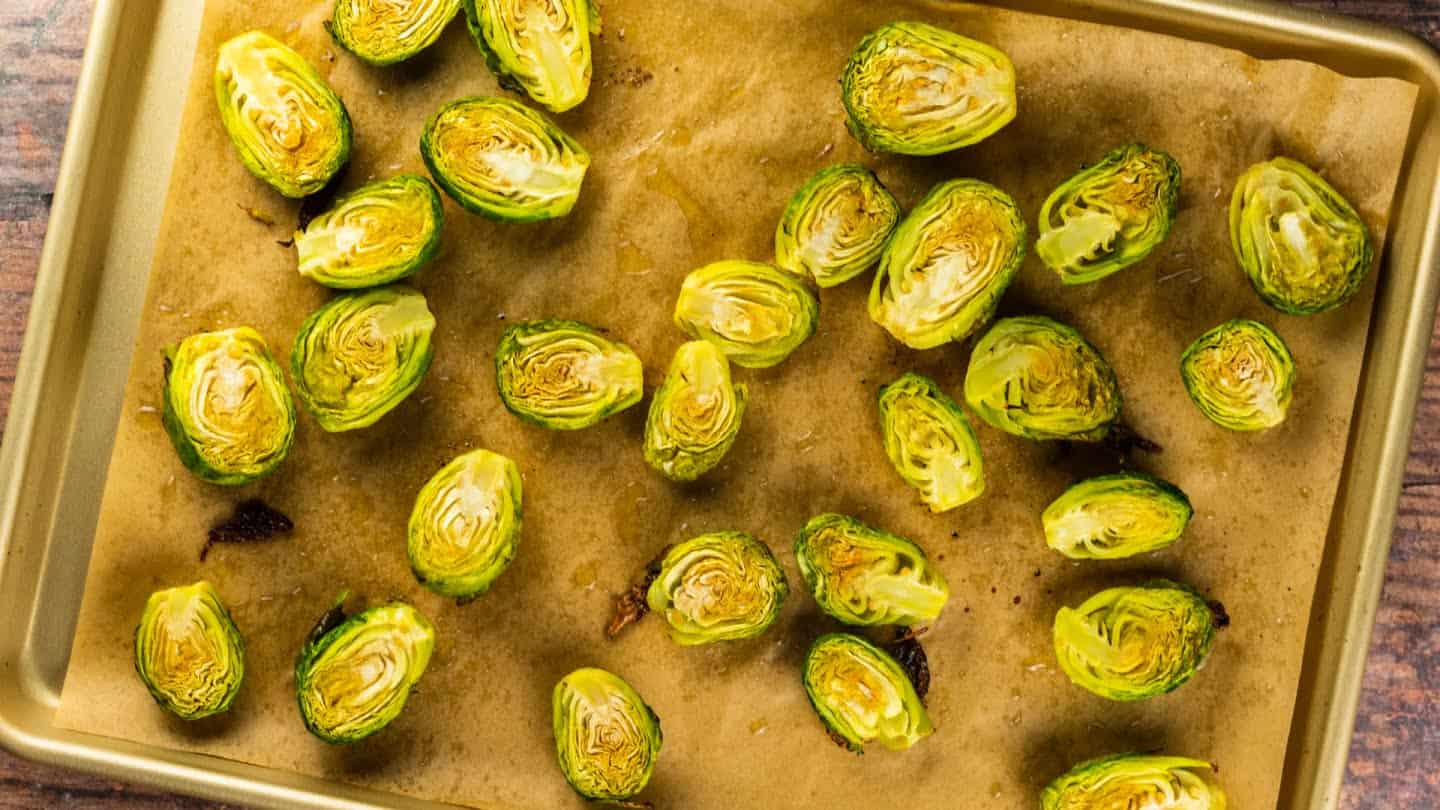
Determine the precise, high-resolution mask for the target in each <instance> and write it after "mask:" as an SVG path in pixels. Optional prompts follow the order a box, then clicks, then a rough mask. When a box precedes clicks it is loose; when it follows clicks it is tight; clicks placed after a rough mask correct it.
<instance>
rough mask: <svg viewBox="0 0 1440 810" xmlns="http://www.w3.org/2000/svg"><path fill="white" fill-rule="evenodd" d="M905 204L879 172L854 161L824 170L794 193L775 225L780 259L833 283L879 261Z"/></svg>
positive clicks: (786, 265) (802, 272)
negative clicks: (884, 182)
mask: <svg viewBox="0 0 1440 810" xmlns="http://www.w3.org/2000/svg"><path fill="white" fill-rule="evenodd" d="M899 221H900V206H899V204H898V203H896V202H895V197H894V196H893V195H892V194H891V193H890V191H889V190H888V189H886V188H885V186H883V185H881V183H880V179H879V178H877V177H876V176H875V173H874V172H872V171H870V170H869V169H867V168H865V167H864V166H858V165H856V164H853V163H847V164H844V165H840V166H831V167H829V168H827V169H821V170H820V171H819V172H817V173H816V174H815V175H814V176H813V177H811V178H810V179H809V180H807V181H806V182H805V185H803V186H801V187H800V190H799V191H797V192H795V196H794V197H791V198H790V203H789V205H786V206H785V213H784V214H782V215H781V217H780V225H779V226H778V227H776V228H775V263H776V264H777V265H779V266H780V268H781V269H782V270H789V271H790V272H792V273H798V274H800V275H802V276H809V277H810V278H813V279H815V283H816V284H819V285H820V286H821V287H834V286H835V285H837V284H843V283H844V282H846V281H849V280H850V279H852V278H854V277H856V276H858V275H860V274H861V273H863V272H865V271H866V270H868V269H869V268H871V267H873V266H874V264H875V262H876V261H878V260H879V259H880V251H882V250H884V248H885V241H886V240H887V239H889V238H890V233H891V232H892V231H894V230H895V224H896V223H897V222H899Z"/></svg>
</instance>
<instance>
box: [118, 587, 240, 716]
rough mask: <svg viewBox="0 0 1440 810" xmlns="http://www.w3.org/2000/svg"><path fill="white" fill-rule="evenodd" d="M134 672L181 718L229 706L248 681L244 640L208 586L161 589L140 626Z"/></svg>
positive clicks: (147, 605) (213, 712)
mask: <svg viewBox="0 0 1440 810" xmlns="http://www.w3.org/2000/svg"><path fill="white" fill-rule="evenodd" d="M135 672H136V673H138V674H139V675H140V680H141V681H142V682H143V683H144V684H145V688H146V689H149V690H150V695H151V696H152V697H154V698H155V702H156V703H158V704H160V707H161V708H163V709H164V710H165V711H167V712H170V713H171V714H173V715H175V716H176V717H179V718H181V719H182V720H198V719H200V718H202V717H209V716H210V715H212V714H219V713H221V712H223V711H225V710H226V709H229V708H230V704H232V703H234V702H235V696H236V695H237V694H239V692H240V683H241V681H243V680H244V679H245V640H244V639H243V638H241V637H240V630H239V629H237V628H236V627H235V622H233V621H231V619H230V613H229V611H227V610H225V605H224V604H222V603H221V602H220V594H218V593H216V592H215V588H214V586H212V585H211V584H210V583H208V582H204V581H201V582H197V583H195V584H194V585H187V586H184V587H179V588H170V589H168V590H163V591H156V592H155V593H153V594H151V595H150V598H149V600H147V601H146V602H145V611H144V612H143V613H141V614H140V624H139V625H138V626H137V627H136V628H135Z"/></svg>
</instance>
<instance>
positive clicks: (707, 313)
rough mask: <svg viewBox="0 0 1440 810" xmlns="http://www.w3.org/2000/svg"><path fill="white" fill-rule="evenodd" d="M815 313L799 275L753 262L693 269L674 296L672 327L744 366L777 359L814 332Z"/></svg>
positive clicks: (814, 299)
mask: <svg viewBox="0 0 1440 810" xmlns="http://www.w3.org/2000/svg"><path fill="white" fill-rule="evenodd" d="M819 317H820V299H819V298H817V297H816V296H815V293H814V292H813V291H812V290H811V289H810V287H809V286H808V283H807V282H806V281H805V280H804V279H802V278H799V277H797V276H795V275H794V274H792V273H787V272H785V271H783V270H778V269H776V268H774V267H771V266H770V265H768V264H760V263H759V262H745V261H721V262H715V263H713V264H708V265H705V266H704V267H701V268H700V269H698V270H694V271H692V272H691V273H690V274H689V275H687V276H686V277H685V282H684V284H683V285H682V286H681V288H680V296H679V297H678V298H677V299H676V301H675V325H676V326H678V327H680V329H681V330H682V331H684V332H685V334H687V335H689V336H690V337H692V338H695V339H697V340H707V341H709V342H711V343H714V344H715V346H716V347H717V348H719V349H720V351H722V352H724V353H725V356H726V357H729V358H730V360H731V361H732V362H734V363H735V364H736V365H739V366H744V367H745V368H769V367H770V366H774V365H777V364H779V363H780V362H781V361H783V360H784V359H785V358H787V357H789V356H790V354H791V353H792V352H794V351H795V350H796V349H798V348H800V345H801V344H802V343H804V342H805V341H806V340H808V339H809V338H810V336H811V335H813V334H814V333H815V325H816V322H817V321H818V320H819Z"/></svg>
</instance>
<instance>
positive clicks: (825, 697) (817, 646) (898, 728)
mask: <svg viewBox="0 0 1440 810" xmlns="http://www.w3.org/2000/svg"><path fill="white" fill-rule="evenodd" d="M804 683H805V694H806V695H808V696H809V697H810V705H811V706H813V707H815V714H817V715H819V717H820V722H821V723H823V724H824V725H825V730H826V731H827V732H829V734H830V736H831V737H832V738H833V739H834V740H835V741H836V742H837V743H840V744H841V745H843V746H845V747H846V748H848V749H849V750H851V751H854V752H855V753H857V754H863V753H864V752H865V750H864V749H865V746H866V745H868V744H869V743H872V742H873V743H879V744H881V745H883V746H885V747H886V748H888V749H890V750H892V751H903V750H905V749H906V748H909V747H910V746H912V745H914V744H915V743H917V742H919V741H920V740H921V739H923V738H924V737H926V736H928V735H929V734H930V733H931V732H932V731H934V728H933V727H932V726H931V725H930V715H929V714H927V713H926V712H925V706H924V704H922V703H921V702H920V696H919V695H918V694H916V692H915V686H914V685H913V684H912V683H911V682H910V678H909V676H908V675H906V674H905V670H904V669H902V668H901V667H900V664H898V663H897V662H896V661H895V659H894V658H891V657H890V656H889V655H888V654H887V653H886V652H885V651H884V650H881V649H880V648H879V647H876V646H875V645H874V644H871V643H870V642H868V641H866V640H865V639H863V638H860V637H859V636H854V635H851V634H849V633H829V634H827V635H823V636H821V637H820V638H817V639H815V643H814V644H812V645H810V652H809V654H807V655H806V656H805V675H804Z"/></svg>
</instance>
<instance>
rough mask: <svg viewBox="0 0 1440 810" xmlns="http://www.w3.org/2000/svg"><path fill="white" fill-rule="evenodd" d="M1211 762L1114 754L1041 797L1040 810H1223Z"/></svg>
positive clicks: (1052, 785) (1056, 783) (1077, 771)
mask: <svg viewBox="0 0 1440 810" xmlns="http://www.w3.org/2000/svg"><path fill="white" fill-rule="evenodd" d="M1213 768H1214V766H1213V765H1211V764H1210V763H1208V762H1205V761H1204V760H1199V759H1188V758H1185V757H1167V756H1160V755H1155V754H1116V755H1114V756H1108V757H1101V758H1100V759H1092V760H1090V761H1089V762H1082V763H1080V764H1079V765H1076V766H1075V767H1074V768H1071V769H1070V770H1069V771H1068V772H1066V773H1065V774H1064V775H1063V776H1060V777H1059V778H1057V779H1056V780H1055V781H1053V782H1051V783H1050V784H1049V785H1048V786H1047V787H1046V788H1045V791H1044V792H1043V793H1041V794H1040V810H1102V809H1106V810H1108V808H1141V807H1143V808H1146V810H1225V808H1226V806H1227V805H1226V803H1225V793H1224V791H1222V790H1221V789H1220V785H1219V784H1217V783H1216V782H1215V779H1214V777H1213V776H1212V775H1211V774H1210V773H1209V771H1211V770H1212V769H1213Z"/></svg>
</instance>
